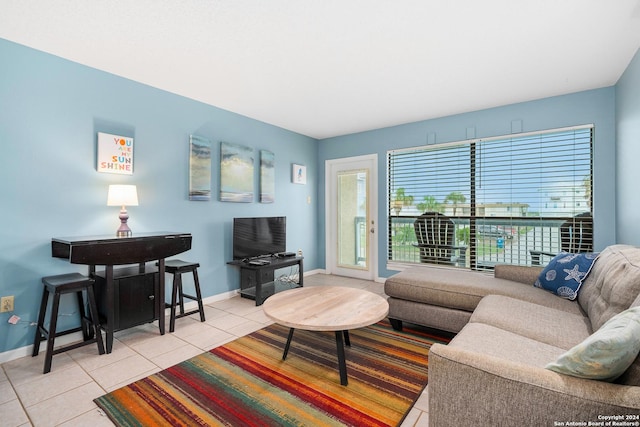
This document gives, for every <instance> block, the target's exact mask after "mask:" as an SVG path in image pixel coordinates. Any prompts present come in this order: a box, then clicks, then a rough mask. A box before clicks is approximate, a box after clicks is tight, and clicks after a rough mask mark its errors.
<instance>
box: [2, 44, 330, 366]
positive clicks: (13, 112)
mask: <svg viewBox="0 0 640 427" xmlns="http://www.w3.org/2000/svg"><path fill="white" fill-rule="evenodd" d="M0 63H1V64H2V66H1V67H0V146H1V147H2V151H3V154H2V156H1V159H0V174H1V176H2V180H0V200H2V202H1V203H2V208H1V209H0V218H1V221H0V223H1V224H2V227H1V229H0V296H5V295H15V314H16V315H18V316H20V318H21V319H22V320H21V322H20V323H19V324H18V325H15V326H11V325H9V324H8V323H7V320H8V318H9V316H10V315H11V314H12V313H1V314H0V353H2V352H5V351H8V350H11V349H18V348H21V347H25V346H28V345H30V344H31V343H32V340H33V336H34V331H35V328H34V327H33V326H31V325H30V323H31V322H34V321H36V320H37V309H38V305H39V301H40V295H41V291H42V285H41V283H40V279H41V277H42V276H46V275H52V274H60V273H64V272H70V271H80V272H83V273H84V272H86V268H84V267H81V266H75V265H71V264H69V263H68V262H66V261H64V260H59V259H53V258H52V257H51V249H50V241H51V237H54V236H78V235H96V234H114V233H115V230H116V228H117V227H118V225H119V220H118V211H119V208H117V207H107V206H106V200H107V187H108V185H109V184H112V183H126V184H136V185H137V186H138V196H139V200H140V205H139V206H133V207H129V208H128V211H129V214H130V216H131V218H130V219H129V225H130V227H131V228H132V230H133V232H134V233H136V232H149V231H163V230H167V231H186V232H191V233H192V234H193V248H192V250H191V251H190V252H187V253H185V254H184V255H182V256H181V257H183V258H185V259H190V260H194V261H198V262H199V263H200V265H201V268H200V277H201V279H200V280H201V282H202V291H203V294H204V296H205V297H208V296H212V295H217V294H221V293H225V292H228V291H230V290H233V289H237V288H238V286H239V275H238V272H237V271H235V269H234V268H232V267H229V266H227V265H226V262H227V261H229V260H231V258H232V257H231V235H232V233H231V221H232V218H233V217H235V216H271V215H286V216H287V229H288V236H287V247H288V249H289V250H293V251H296V250H297V249H298V248H301V249H303V251H304V254H305V270H307V271H308V270H311V269H316V268H318V267H319V266H321V264H320V263H319V261H318V245H317V242H316V239H317V233H316V231H315V230H316V224H317V222H318V221H317V214H316V212H317V199H316V195H317V178H316V177H317V176H318V173H317V170H316V165H317V141H316V140H314V139H312V138H308V137H306V136H302V135H299V134H296V133H293V132H289V131H286V130H283V129H281V128H277V127H274V126H271V125H267V124H265V123H262V122H259V121H256V120H252V119H249V118H246V117H243V116H240V115H237V114H233V113H230V112H228V111H224V110H221V109H218V108H215V107H212V106H209V105H205V104H203V103H199V102H196V101H193V100H190V99H187V98H183V97H180V96H176V95H173V94H170V93H167V92H164V91H161V90H158V89H154V88H151V87H149V86H146V85H143V84H139V83H136V82H133V81H130V80H127V79H123V78H120V77H117V76H114V75H111V74H108V73H104V72H101V71H98V70H95V69H92V68H89V67H85V66H82V65H78V64H76V63H73V62H70V61H67V60H63V59H60V58H58V57H55V56H52V55H48V54H45V53H42V52H38V51H36V50H33V49H29V48H25V47H23V46H20V45H17V44H14V43H11V42H8V41H6V40H2V39H0ZM97 132H107V133H115V134H119V135H124V136H130V137H133V138H134V140H135V141H134V144H135V157H134V174H133V175H132V176H125V175H115V174H105V173H98V172H97V171H96V155H97V154H96V133H97ZM190 134H195V135H199V136H202V137H205V138H208V139H210V140H211V141H212V143H213V148H214V150H213V151H214V153H215V155H214V157H213V160H212V163H213V183H212V188H213V190H214V194H215V195H216V196H214V200H213V201H210V202H192V201H189V200H188V185H189V181H188V177H189V176H188V171H189V166H188V165H189V135H190ZM220 141H226V142H232V143H237V144H243V145H246V146H250V147H253V148H254V149H255V150H256V152H257V151H258V150H261V149H266V150H270V151H273V152H274V153H275V160H276V202H275V203H273V204H261V203H259V202H258V198H257V196H256V198H255V202H254V203H223V202H219V201H218V200H217V199H216V197H217V193H218V191H219V161H220V160H219V146H220ZM292 163H298V164H303V165H306V166H307V175H308V181H307V182H308V183H307V185H298V184H293V183H291V164H292ZM258 167H259V163H258V156H256V173H255V188H256V189H258V188H259V187H258V173H257V171H258V169H257V168H258ZM309 196H310V197H311V204H308V203H307V197H309ZM74 310H75V307H73V304H69V306H68V307H63V309H62V310H61V311H62V312H65V311H66V312H71V311H74ZM64 320H65V318H62V320H61V321H64Z"/></svg>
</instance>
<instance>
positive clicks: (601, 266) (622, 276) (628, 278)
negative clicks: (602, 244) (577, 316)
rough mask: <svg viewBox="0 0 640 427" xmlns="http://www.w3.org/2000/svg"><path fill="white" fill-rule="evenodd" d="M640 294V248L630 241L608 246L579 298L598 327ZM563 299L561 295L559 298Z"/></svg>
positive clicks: (599, 257) (596, 328) (628, 305)
mask: <svg viewBox="0 0 640 427" xmlns="http://www.w3.org/2000/svg"><path fill="white" fill-rule="evenodd" d="M638 294H640V249H639V248H637V247H634V246H628V245H613V246H609V247H607V248H605V249H604V250H603V251H602V252H601V253H600V256H598V259H597V260H596V262H595V263H594V264H593V268H592V269H591V273H589V277H587V279H586V280H585V281H584V282H583V284H582V287H581V289H580V292H579V293H578V302H579V304H580V306H581V307H582V309H583V310H584V311H585V313H586V314H587V315H588V316H589V319H590V320H591V328H592V329H593V330H594V331H597V330H598V329H600V327H601V326H602V325H604V324H605V322H607V320H609V319H611V318H612V317H613V316H615V315H616V314H618V313H620V312H622V311H624V310H626V309H627V308H629V307H630V306H631V304H632V303H633V302H634V301H635V300H636V298H637V297H638ZM558 299H559V298H558Z"/></svg>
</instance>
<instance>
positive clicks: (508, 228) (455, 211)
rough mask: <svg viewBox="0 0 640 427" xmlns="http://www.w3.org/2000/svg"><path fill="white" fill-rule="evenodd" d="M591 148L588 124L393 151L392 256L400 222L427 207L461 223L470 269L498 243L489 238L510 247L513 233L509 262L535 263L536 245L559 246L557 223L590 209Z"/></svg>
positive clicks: (390, 164)
mask: <svg viewBox="0 0 640 427" xmlns="http://www.w3.org/2000/svg"><path fill="white" fill-rule="evenodd" d="M592 148H593V126H591V125H588V126H578V127H571V128H563V129H555V130H551V131H545V132H532V133H526V134H514V135H507V136H503V137H495V138H487V139H475V140H468V141H461V142H455V143H447V144H438V145H430V146H423V147H414V148H410V149H403V150H393V151H389V152H388V201H389V206H388V207H389V209H388V213H389V218H390V220H389V260H394V258H395V254H394V247H393V246H394V245H393V243H394V237H396V232H397V231H398V230H399V228H398V227H399V224H401V223H402V224H405V225H406V224H408V223H409V222H408V220H409V219H410V218H415V217H417V216H419V215H420V214H422V213H423V212H425V211H432V212H440V213H442V214H445V215H447V216H449V217H450V218H452V219H453V220H454V222H456V228H457V232H456V235H457V240H458V241H457V244H462V245H465V246H467V247H468V254H467V255H466V256H467V257H468V258H470V261H471V262H469V261H468V262H467V266H471V267H472V268H473V267H478V265H480V264H482V262H484V261H483V259H486V258H487V256H486V255H487V252H491V251H492V250H493V249H492V248H490V247H489V248H487V244H486V242H483V241H489V243H490V244H493V245H494V246H496V248H495V249H496V251H497V250H498V249H503V251H502V252H506V251H505V250H504V249H505V243H504V241H501V242H498V241H497V240H499V239H500V238H502V239H503V240H504V239H507V240H509V248H508V249H509V250H510V252H512V253H511V256H512V258H513V257H514V254H513V252H515V259H511V260H506V261H511V262H513V263H516V264H527V263H530V262H531V259H530V258H529V257H528V255H527V254H528V252H530V251H531V250H543V251H544V250H547V251H554V250H559V246H560V242H559V237H558V238H555V237H554V236H555V235H556V234H557V231H558V227H559V226H558V224H559V223H560V222H562V221H564V220H567V219H569V218H571V217H574V216H576V215H579V214H583V213H585V212H587V213H590V212H591V206H592V203H591V201H592V191H591V188H592V169H593V161H592V152H593V150H592ZM545 229H548V230H547V231H544V230H545ZM460 230H462V231H460ZM531 230H533V231H536V230H538V231H539V233H538V236H533V235H531ZM545 233H546V234H547V239H546V240H547V241H545V238H544V236H543V235H544V234H545ZM405 234H410V233H409V230H405ZM492 239H493V240H496V242H493V240H492ZM513 239H517V240H518V245H517V246H518V247H517V248H516V247H515V246H514V244H513V243H515V242H514V241H513ZM519 240H527V241H526V242H524V243H522V244H520V243H519ZM395 243H396V246H398V245H397V243H398V239H397V238H396V239H395ZM498 246H500V247H498ZM497 252H499V251H497ZM474 260H475V263H474V262H473V261H474ZM405 261H407V260H405ZM408 261H412V260H408ZM481 261H482V262H481ZM497 261H500V260H499V259H497V258H496V262H497ZM474 264H475V265H474ZM485 264H486V265H488V266H491V262H489V261H487V262H486V263H485ZM480 266H482V265H480Z"/></svg>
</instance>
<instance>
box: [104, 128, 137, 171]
mask: <svg viewBox="0 0 640 427" xmlns="http://www.w3.org/2000/svg"><path fill="white" fill-rule="evenodd" d="M96 169H97V170H98V172H103V173H116V174H121V175H133V138H129V137H127V136H120V135H112V134H110V133H102V132H98V164H97V167H96Z"/></svg>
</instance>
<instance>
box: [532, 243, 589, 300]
mask: <svg viewBox="0 0 640 427" xmlns="http://www.w3.org/2000/svg"><path fill="white" fill-rule="evenodd" d="M597 257H598V253H581V254H571V253H568V252H561V253H559V254H558V255H556V256H555V257H553V259H552V260H551V261H550V262H549V264H548V265H547V266H546V267H545V268H544V270H542V273H540V276H539V277H538V280H536V282H535V283H534V284H533V286H535V287H536V288H542V289H546V290H547V291H551V292H553V293H554V294H556V295H558V296H559V297H562V298H566V299H570V300H574V299H576V298H577V297H578V291H579V290H580V286H581V285H582V282H583V281H584V280H585V279H586V278H587V276H588V275H589V271H591V267H592V266H593V262H594V261H595V260H596V258H597Z"/></svg>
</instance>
